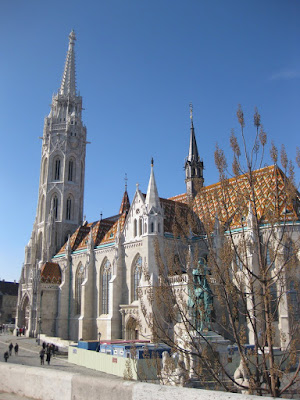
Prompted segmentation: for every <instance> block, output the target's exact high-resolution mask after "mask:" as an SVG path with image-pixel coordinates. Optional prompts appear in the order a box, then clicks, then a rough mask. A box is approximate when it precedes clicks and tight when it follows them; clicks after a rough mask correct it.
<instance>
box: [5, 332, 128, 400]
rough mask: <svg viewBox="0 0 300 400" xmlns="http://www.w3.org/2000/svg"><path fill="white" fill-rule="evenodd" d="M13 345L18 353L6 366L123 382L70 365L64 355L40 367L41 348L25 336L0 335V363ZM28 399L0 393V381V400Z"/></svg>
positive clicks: (119, 379)
mask: <svg viewBox="0 0 300 400" xmlns="http://www.w3.org/2000/svg"><path fill="white" fill-rule="evenodd" d="M10 343H12V344H13V345H15V344H16V343H18V345H19V351H18V355H15V354H14V350H13V351H12V355H11V356H10V357H9V359H8V361H7V364H19V365H24V366H31V367H39V368H42V369H50V370H56V371H66V372H71V373H79V374H81V375H84V376H89V377H95V378H96V377H109V378H110V379H111V380H116V381H123V379H122V378H119V377H117V376H114V375H109V374H105V373H104V372H99V371H94V370H91V369H88V368H85V367H81V366H78V365H75V364H70V363H69V362H68V358H67V356H66V355H57V356H55V357H52V358H51V361H50V365H47V363H46V358H45V364H44V365H40V358H39V352H40V350H41V348H42V346H41V345H40V346H39V345H38V344H37V341H36V339H35V338H27V337H25V336H13V335H12V334H4V333H2V334H0V362H1V363H5V361H4V357H3V355H4V352H5V351H6V350H8V346H9V344H10ZM27 399H29V398H28V397H22V396H18V395H16V394H12V393H3V392H1V380H0V400H27Z"/></svg>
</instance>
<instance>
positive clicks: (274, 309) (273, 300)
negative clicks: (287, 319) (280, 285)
mask: <svg viewBox="0 0 300 400" xmlns="http://www.w3.org/2000/svg"><path fill="white" fill-rule="evenodd" d="M270 307H271V313H272V315H273V320H274V321H278V296H277V287H276V282H274V283H273V284H272V285H271V286H270Z"/></svg>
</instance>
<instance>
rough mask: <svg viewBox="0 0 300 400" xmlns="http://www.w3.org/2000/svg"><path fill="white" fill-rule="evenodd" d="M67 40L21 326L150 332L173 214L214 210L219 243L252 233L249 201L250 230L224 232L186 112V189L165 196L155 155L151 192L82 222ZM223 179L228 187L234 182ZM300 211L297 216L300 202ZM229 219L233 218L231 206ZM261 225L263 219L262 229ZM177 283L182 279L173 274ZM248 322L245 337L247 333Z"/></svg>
mask: <svg viewBox="0 0 300 400" xmlns="http://www.w3.org/2000/svg"><path fill="white" fill-rule="evenodd" d="M69 39H70V42H69V49H68V53H67V60H66V66H65V70H64V74H63V80H62V84H61V88H60V90H59V92H58V93H57V94H56V95H55V96H54V97H53V99H52V105H51V111H50V114H49V116H48V117H46V118H45V126H44V134H43V145H42V161H41V177H40V186H39V198H38V207H37V216H36V220H35V223H34V227H33V231H32V235H31V239H30V241H29V243H28V246H26V249H25V263H24V267H23V269H22V273H21V279H20V285H19V297H18V306H17V326H23V325H25V326H26V327H27V334H28V335H36V334H37V333H38V332H42V333H44V334H47V335H49V336H53V335H55V336H59V337H61V338H63V339H70V340H78V339H84V340H88V339H94V340H96V339H97V338H99V332H100V333H101V338H102V339H107V340H109V339H120V338H124V339H152V333H151V329H150V327H149V325H148V323H147V321H146V320H145V318H144V313H143V307H146V308H147V309H150V310H151V307H153V308H155V307H156V305H155V301H154V302H150V301H149V296H148V294H149V291H150V292H151V290H152V288H153V286H155V285H157V284H158V283H159V272H158V265H157V258H156V248H157V247H158V248H160V249H162V250H167V249H169V251H170V250H171V251H172V249H173V246H174V236H173V223H174V221H175V219H176V212H177V211H178V210H179V211H182V212H187V210H188V209H189V207H188V204H187V203H188V202H189V201H192V202H193V210H194V213H195V214H196V215H197V216H198V218H199V220H203V218H206V217H207V215H208V214H212V216H213V218H216V222H215V228H214V232H213V234H214V243H215V247H216V249H218V247H220V246H221V244H222V241H223V240H224V238H225V237H226V235H229V234H230V235H233V236H232V238H233V242H236V243H238V241H239V235H242V234H244V233H245V232H246V234H247V235H248V236H249V238H251V237H252V236H251V230H252V226H251V209H250V208H249V212H248V216H247V215H246V216H245V217H247V223H246V230H244V231H241V230H239V229H240V228H238V227H237V228H236V229H235V230H233V231H231V232H229V233H228V232H227V233H226V232H225V233H224V232H223V233H222V235H221V234H220V231H221V230H220V229H219V228H220V227H219V226H218V217H217V213H218V210H219V209H220V207H221V205H220V201H219V197H218V190H220V184H219V183H218V184H215V185H211V186H208V187H204V186H203V185H204V178H203V161H202V160H201V159H200V157H199V154H198V148H197V143H196V138H195V131H194V125H193V116H192V112H191V130H190V143H189V149H188V157H187V159H186V162H185V171H186V176H185V181H186V186H187V193H184V194H182V195H178V196H175V197H172V198H170V199H163V198H160V197H159V194H158V189H157V186H156V182H155V176H154V165H153V160H152V162H151V170H150V178H149V184H148V189H147V193H145V194H144V193H142V192H141V190H140V189H139V187H138V186H137V187H136V191H135V194H134V197H133V200H132V202H131V204H130V202H129V198H128V194H127V187H125V192H124V195H123V198H122V200H121V206H120V210H119V211H118V212H117V213H116V215H114V216H112V217H108V218H104V219H102V218H101V219H100V220H99V221H95V222H92V223H88V222H87V221H85V220H84V221H83V218H82V210H83V196H84V169H85V146H86V129H85V127H84V125H83V123H82V120H81V110H82V99H81V97H80V96H78V95H77V93H76V85H75V54H74V42H75V34H74V32H71V34H70V36H69ZM276 168H277V167H276V166H274V167H269V168H265V169H262V170H259V171H258V172H257V174H258V176H259V177H262V182H261V183H260V187H262V185H263V183H264V181H265V180H268V179H269V177H271V176H274V174H275V173H277V172H276V171H277V169H276ZM279 175H280V174H279ZM264 177H266V179H265V180H264ZM279 178H280V177H279ZM279 178H278V179H279ZM238 179H242V178H238ZM272 179H273V178H272ZM229 183H230V185H234V184H235V181H232V182H229ZM200 188H201V191H200V192H199V189H200ZM203 196H205V197H206V201H207V199H208V198H209V202H210V203H209V205H207V204H205V202H203ZM297 212H298V217H299V210H298V211H297ZM232 221H233V222H232V223H234V213H233V217H232ZM298 222H299V218H298V220H297V223H295V224H294V225H293V235H294V236H295V237H296V238H298V237H299V224H298ZM267 229H268V228H267V227H263V226H262V228H261V234H262V235H264V234H265V231H266V230H267ZM189 243H190V246H191V248H190V249H191V252H194V253H197V254H198V256H199V257H202V258H205V257H206V256H207V248H206V245H205V241H204V240H199V238H197V237H196V236H195V235H194V237H193V235H192V234H191V236H190V237H189ZM179 246H186V244H183V243H181V244H179ZM250 247H251V246H250ZM250 247H249V249H248V250H249V251H248V253H247V259H248V263H249V265H251V268H252V269H253V270H255V268H257V259H256V257H257V256H256V250H255V246H252V247H251V249H250ZM174 256H176V252H175V251H174ZM187 264H188V263H187ZM186 268H188V265H187V266H186ZM146 276H147V279H146V278H145V277H146ZM188 280H189V277H188V274H186V276H185V278H184V279H183V281H182V282H181V283H180V287H181V288H182V287H185V292H186V293H188V289H187V286H188V284H189V281H188ZM174 285H178V282H176V279H175V280H174ZM287 304H288V299H287V296H286V295H285V296H282V301H281V303H280V309H279V318H278V321H276V322H274V329H275V330H276V332H277V345H281V346H282V347H284V344H283V343H282V342H281V338H280V335H279V332H280V331H281V332H282V333H284V335H286V337H288V336H289V312H288V305H287ZM214 306H215V309H216V314H217V313H218V312H219V314H220V313H222V312H223V310H222V307H221V305H218V304H217V303H215V305H214ZM246 323H247V321H245V324H246ZM248 325H249V326H248V336H249V342H250V343H251V342H253V337H252V336H251V326H250V324H248Z"/></svg>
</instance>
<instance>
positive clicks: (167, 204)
mask: <svg viewBox="0 0 300 400" xmlns="http://www.w3.org/2000/svg"><path fill="white" fill-rule="evenodd" d="M159 200H160V203H161V205H162V207H163V210H164V232H168V233H172V232H173V225H174V223H175V221H176V215H177V213H178V212H179V213H180V214H181V213H182V212H184V213H185V214H186V213H187V211H188V210H189V207H188V205H187V204H184V203H180V202H179V201H174V200H170V199H163V198H160V199H159Z"/></svg>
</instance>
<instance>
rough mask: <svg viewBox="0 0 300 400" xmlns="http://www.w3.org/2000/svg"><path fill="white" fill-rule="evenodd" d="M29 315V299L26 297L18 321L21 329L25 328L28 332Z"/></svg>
mask: <svg viewBox="0 0 300 400" xmlns="http://www.w3.org/2000/svg"><path fill="white" fill-rule="evenodd" d="M29 313H30V304H29V297H28V296H27V295H26V296H25V298H24V299H23V301H22V305H21V310H20V318H19V320H18V325H19V328H22V327H23V326H25V328H26V330H27V329H28V325H29Z"/></svg>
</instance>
